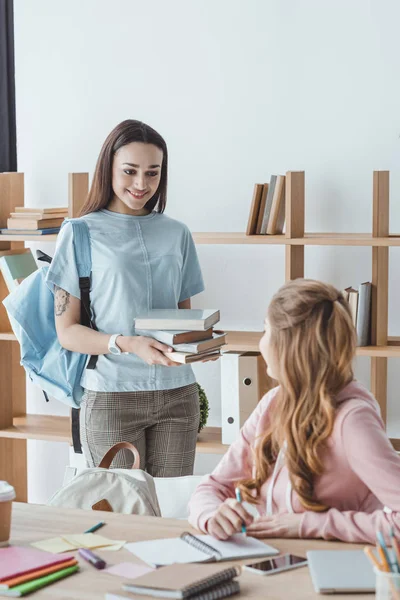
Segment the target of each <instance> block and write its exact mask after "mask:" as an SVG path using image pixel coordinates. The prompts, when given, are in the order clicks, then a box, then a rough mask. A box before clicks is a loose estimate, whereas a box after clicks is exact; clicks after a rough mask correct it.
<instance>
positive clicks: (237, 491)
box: [235, 487, 246, 533]
mask: <svg viewBox="0 0 400 600" xmlns="http://www.w3.org/2000/svg"><path fill="white" fill-rule="evenodd" d="M235 494H236V500H237V501H238V502H239V504H242V494H241V493H240V489H239V488H238V487H237V488H235ZM242 533H246V525H245V524H244V523H243V522H242Z"/></svg>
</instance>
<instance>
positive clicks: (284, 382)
mask: <svg viewBox="0 0 400 600" xmlns="http://www.w3.org/2000/svg"><path fill="white" fill-rule="evenodd" d="M355 348H356V333H355V329H354V327H353V323H352V319H351V315H350V310H349V306H348V303H347V301H346V300H345V299H344V298H343V296H342V294H341V293H340V292H339V291H338V290H336V289H335V288H334V287H332V286H331V285H326V284H324V283H320V282H318V281H312V280H306V279H296V280H294V281H291V282H289V283H287V284H285V285H284V286H283V287H282V288H281V289H280V290H279V291H278V292H277V294H276V295H275V296H274V297H273V299H272V302H271V304H270V306H269V308H268V312H267V317H266V320H265V333H264V336H263V338H262V339H261V341H260V351H261V353H262V355H263V357H264V359H265V362H266V364H267V365H268V369H267V370H268V374H269V375H270V376H271V377H273V378H274V379H275V380H276V381H277V382H278V383H279V385H278V387H276V388H274V389H272V390H270V391H269V392H268V393H267V394H266V395H265V396H264V398H263V399H262V400H261V401H260V402H259V404H258V406H257V408H256V409H255V410H254V412H253V413H252V415H251V416H250V418H249V419H248V421H247V422H246V423H245V425H244V427H243V428H242V430H241V432H240V435H239V438H238V439H237V440H236V442H235V443H233V444H232V445H231V446H230V448H229V450H228V452H227V453H226V454H225V456H224V458H223V459H222V460H221V462H220V463H219V465H218V466H217V467H216V469H215V470H214V471H213V473H212V474H211V475H209V476H208V477H207V479H206V480H205V481H204V482H203V483H201V484H200V485H199V486H198V488H197V489H196V491H195V493H194V495H193V496H192V498H191V501H190V505H189V508H190V518H189V520H190V522H191V524H192V525H193V526H195V527H197V528H198V529H200V530H201V531H204V532H206V533H209V534H210V535H212V536H214V537H215V538H218V539H221V540H226V539H228V538H229V537H230V536H231V535H233V534H235V533H237V532H240V531H241V526H242V524H245V525H246V527H247V535H251V536H254V537H259V538H273V537H278V538H283V537H290V538H324V539H326V540H330V539H337V540H343V541H347V542H371V543H373V542H374V541H375V539H376V531H377V530H378V529H380V530H381V531H382V533H383V534H384V536H385V538H386V540H387V541H389V533H390V528H391V527H392V526H393V527H394V531H395V534H396V535H400V519H399V513H398V511H400V457H399V456H398V455H397V453H396V452H395V450H394V449H393V447H392V446H391V444H390V441H389V439H388V437H387V435H386V432H385V427H384V424H383V422H382V419H381V417H380V411H379V406H378V403H377V401H376V400H375V398H374V397H373V396H372V395H371V394H370V393H369V392H368V391H367V390H366V388H365V387H364V386H363V385H361V383H359V382H358V381H356V380H355V379H354V376H353V368H352V362H353V358H354V354H355ZM236 486H238V487H239V489H240V490H241V495H242V499H243V500H246V501H248V502H250V503H252V504H255V505H256V507H257V509H258V512H259V515H260V516H259V517H257V518H255V519H254V518H253V516H252V515H251V514H249V512H248V511H247V510H246V509H245V506H243V505H242V504H240V503H238V502H237V501H236V500H235V487H236ZM384 507H385V510H384ZM386 507H387V508H386Z"/></svg>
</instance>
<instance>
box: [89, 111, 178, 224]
mask: <svg viewBox="0 0 400 600" xmlns="http://www.w3.org/2000/svg"><path fill="white" fill-rule="evenodd" d="M132 142H144V143H145V144H154V146H157V148H159V149H160V150H162V153H163V162H162V168H161V178H160V184H159V186H158V188H157V191H156V193H155V194H154V196H153V197H152V198H150V200H148V201H147V202H146V204H145V206H144V208H145V209H146V210H148V211H150V212H151V211H152V210H154V209H156V210H157V212H160V213H162V212H164V210H165V205H166V203H167V178H168V150H167V144H166V143H165V140H164V138H162V137H161V135H160V134H159V133H157V131H155V130H154V129H152V127H150V126H149V125H146V124H145V123H142V122H141V121H135V120H133V119H127V120H126V121H122V123H120V124H119V125H117V126H116V127H115V128H114V129H113V130H112V131H111V133H110V134H109V135H108V136H107V139H106V141H105V142H104V144H103V147H102V149H101V151H100V154H99V158H98V159H97V164H96V169H95V172H94V176H93V181H92V185H91V187H90V191H89V194H88V197H87V199H86V202H85V204H84V205H83V207H82V209H81V212H80V216H81V217H82V216H83V215H87V214H88V213H92V212H95V211H96V210H100V209H101V208H105V207H106V206H107V205H108V203H109V202H110V200H111V199H112V197H113V193H114V192H113V189H112V163H113V157H114V154H115V153H116V152H117V151H118V150H119V149H120V148H122V146H126V145H127V144H130V143H132ZM156 207H157V208H156Z"/></svg>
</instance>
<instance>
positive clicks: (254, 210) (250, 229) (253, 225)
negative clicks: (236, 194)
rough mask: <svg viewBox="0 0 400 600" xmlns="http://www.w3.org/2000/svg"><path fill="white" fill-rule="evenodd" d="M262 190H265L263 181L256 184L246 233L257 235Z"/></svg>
mask: <svg viewBox="0 0 400 600" xmlns="http://www.w3.org/2000/svg"><path fill="white" fill-rule="evenodd" d="M262 191H263V184H262V183H256V184H255V185H254V191H253V199H252V202H251V207H250V213H249V220H248V223H247V229H246V235H255V233H256V230H257V219H258V214H259V212H260V203H261V196H262Z"/></svg>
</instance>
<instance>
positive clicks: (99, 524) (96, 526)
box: [83, 521, 105, 533]
mask: <svg viewBox="0 0 400 600" xmlns="http://www.w3.org/2000/svg"><path fill="white" fill-rule="evenodd" d="M103 525H105V522H104V521H100V523H97V524H96V525H93V527H90V528H89V529H86V531H84V532H83V533H94V532H95V531H97V530H98V529H100V527H103Z"/></svg>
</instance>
